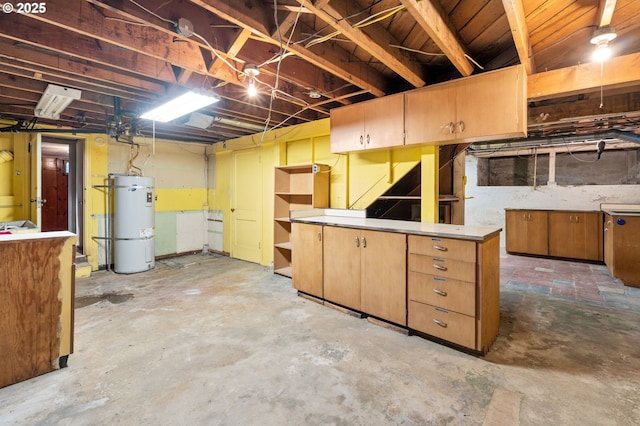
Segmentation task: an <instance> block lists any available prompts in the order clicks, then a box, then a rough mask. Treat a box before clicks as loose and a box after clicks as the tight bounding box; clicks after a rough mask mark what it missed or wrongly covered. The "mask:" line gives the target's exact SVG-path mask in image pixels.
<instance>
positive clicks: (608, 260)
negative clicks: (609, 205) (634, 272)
mask: <svg viewBox="0 0 640 426" xmlns="http://www.w3.org/2000/svg"><path fill="white" fill-rule="evenodd" d="M603 234H604V235H603V239H604V263H605V265H607V267H608V268H609V271H611V275H613V276H614V277H615V276H616V275H615V271H614V270H613V266H614V263H613V218H612V217H611V215H609V214H605V215H604V231H603Z"/></svg>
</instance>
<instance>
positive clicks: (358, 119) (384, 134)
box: [331, 93, 404, 153]
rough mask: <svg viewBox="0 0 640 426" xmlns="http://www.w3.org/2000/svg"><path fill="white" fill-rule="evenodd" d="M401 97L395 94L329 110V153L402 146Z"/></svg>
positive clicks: (402, 98)
mask: <svg viewBox="0 0 640 426" xmlns="http://www.w3.org/2000/svg"><path fill="white" fill-rule="evenodd" d="M403 111H404V95H403V94H402V93H398V94H395V95H390V96H385V97H382V98H377V99H373V100H370V101H366V102H360V103H357V104H353V105H347V106H344V107H340V108H334V109H332V110H331V152H332V153H340V152H351V151H362V150H365V149H375V148H387V147H391V146H399V145H403V144H404V113H403Z"/></svg>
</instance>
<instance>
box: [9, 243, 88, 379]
mask: <svg viewBox="0 0 640 426" xmlns="http://www.w3.org/2000/svg"><path fill="white" fill-rule="evenodd" d="M21 235H22V234H21ZM23 235H24V238H20V237H18V238H16V236H13V235H1V236H0V259H2V264H1V265H0V359H2V367H0V388H2V387H4V386H8V385H11V384H14V383H17V382H21V381H24V380H27V379H30V378H32V377H35V376H39V375H41V374H44V373H48V372H50V371H53V370H55V369H58V368H63V367H66V365H67V359H68V357H69V355H70V354H71V353H73V318H74V316H73V315H74V314H73V310H74V293H75V254H76V250H75V249H76V247H75V244H76V242H77V240H78V237H77V236H76V235H74V234H72V233H70V232H66V231H61V232H42V233H35V234H23Z"/></svg>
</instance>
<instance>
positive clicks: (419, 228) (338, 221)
mask: <svg viewBox="0 0 640 426" xmlns="http://www.w3.org/2000/svg"><path fill="white" fill-rule="evenodd" d="M326 210H327V213H329V214H319V215H316V216H306V215H305V214H304V213H303V214H302V215H300V216H298V215H297V214H296V212H295V211H292V212H291V213H292V214H291V221H292V222H301V223H312V224H318V225H331V226H342V227H347V228H357V229H370V230H374V231H385V232H398V233H402V234H415V235H429V236H434V237H441V238H457V239H465V240H475V241H484V240H487V239H489V238H491V237H493V236H495V235H497V234H499V233H500V231H502V229H501V228H494V227H487V226H464V225H449V224H444V223H427V222H411V221H407V220H389V219H371V218H363V217H344V216H337V215H333V214H331V213H332V212H331V211H330V210H332V209H326ZM315 213H323V212H322V210H321V209H319V210H318V209H316V210H315Z"/></svg>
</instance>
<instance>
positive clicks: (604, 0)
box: [596, 0, 616, 27]
mask: <svg viewBox="0 0 640 426" xmlns="http://www.w3.org/2000/svg"><path fill="white" fill-rule="evenodd" d="M615 8H616V0H600V1H599V3H598V17H597V22H596V25H597V26H598V27H606V26H607V25H611V19H612V18H613V11H614V10H615Z"/></svg>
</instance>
